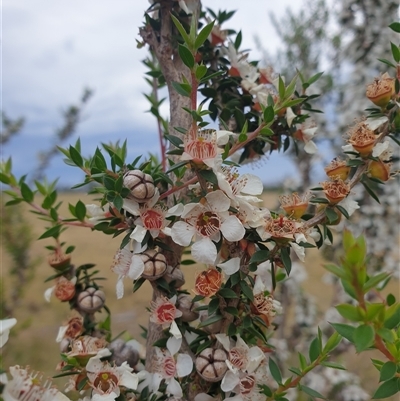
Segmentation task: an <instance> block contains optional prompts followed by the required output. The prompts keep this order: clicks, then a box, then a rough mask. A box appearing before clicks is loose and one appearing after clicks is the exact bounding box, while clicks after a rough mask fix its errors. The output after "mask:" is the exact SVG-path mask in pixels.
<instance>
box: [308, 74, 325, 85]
mask: <svg viewBox="0 0 400 401" xmlns="http://www.w3.org/2000/svg"><path fill="white" fill-rule="evenodd" d="M323 74H324V72H317V73H316V74H315V75H313V76H312V77H311V78H310V79H309V80H308V81H307V83H308V84H309V85H312V84H313V83H314V82H317V81H318V80H319V79H320V78H321V77H322V75H323Z"/></svg>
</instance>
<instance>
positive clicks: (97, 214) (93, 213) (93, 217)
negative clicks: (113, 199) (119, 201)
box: [85, 203, 110, 223]
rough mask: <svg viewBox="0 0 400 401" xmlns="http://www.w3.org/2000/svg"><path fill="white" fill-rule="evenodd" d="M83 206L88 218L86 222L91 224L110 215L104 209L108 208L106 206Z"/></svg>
mask: <svg viewBox="0 0 400 401" xmlns="http://www.w3.org/2000/svg"><path fill="white" fill-rule="evenodd" d="M85 206H86V213H87V214H88V215H89V216H90V217H89V219H88V220H89V221H91V222H93V223H96V222H98V221H99V220H101V219H104V218H106V217H109V216H110V213H109V212H108V211H106V210H105V209H104V208H105V207H106V206H109V205H108V204H107V205H105V206H103V207H100V206H99V205H95V204H92V203H91V204H89V205H85Z"/></svg>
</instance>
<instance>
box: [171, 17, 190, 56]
mask: <svg viewBox="0 0 400 401" xmlns="http://www.w3.org/2000/svg"><path fill="white" fill-rule="evenodd" d="M171 19H172V21H173V23H174V24H175V26H176V28H177V29H178V31H179V33H180V34H181V36H182V38H183V40H184V42H185V43H186V44H187V46H188V47H189V49H191V48H192V47H193V42H192V40H191V39H190V37H189V35H188V34H187V32H186V30H185V28H184V27H183V25H182V24H181V23H180V21H179V20H178V18H176V17H174V16H173V15H172V14H171Z"/></svg>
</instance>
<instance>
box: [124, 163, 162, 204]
mask: <svg viewBox="0 0 400 401" xmlns="http://www.w3.org/2000/svg"><path fill="white" fill-rule="evenodd" d="M124 186H125V187H126V188H128V189H129V190H130V191H131V196H132V198H133V199H134V200H136V201H137V202H138V203H145V202H147V201H149V200H150V199H151V198H152V197H153V196H154V194H155V191H156V188H155V186H154V181H153V178H152V177H151V176H150V175H149V174H145V173H143V171H141V170H130V171H128V172H127V173H125V175H124Z"/></svg>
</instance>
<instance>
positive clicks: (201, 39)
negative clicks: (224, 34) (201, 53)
mask: <svg viewBox="0 0 400 401" xmlns="http://www.w3.org/2000/svg"><path fill="white" fill-rule="evenodd" d="M214 23H215V21H212V22H210V23H209V24H207V25H206V26H205V27H204V28H203V29H202V30H201V31H200V32H199V34H198V35H197V38H196V40H195V41H194V49H195V50H197V49H198V48H199V47H200V46H201V45H202V44H203V43H204V42H205V41H206V39H207V38H208V37H209V36H210V33H211V31H212V29H213V27H214Z"/></svg>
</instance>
